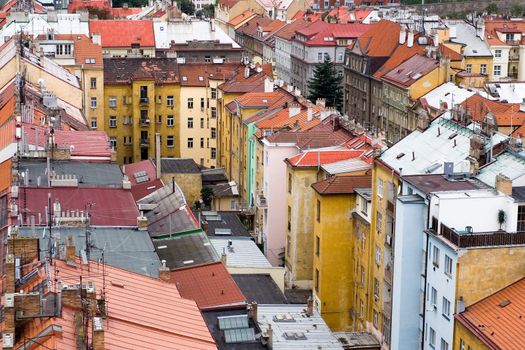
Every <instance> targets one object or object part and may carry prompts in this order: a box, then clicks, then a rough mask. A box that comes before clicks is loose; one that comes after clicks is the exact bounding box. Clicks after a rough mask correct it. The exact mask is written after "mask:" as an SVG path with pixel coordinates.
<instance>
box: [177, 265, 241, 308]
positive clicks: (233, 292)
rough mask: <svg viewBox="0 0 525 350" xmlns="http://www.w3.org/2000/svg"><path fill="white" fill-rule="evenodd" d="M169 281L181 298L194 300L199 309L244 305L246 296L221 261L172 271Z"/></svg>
mask: <svg viewBox="0 0 525 350" xmlns="http://www.w3.org/2000/svg"><path fill="white" fill-rule="evenodd" d="M171 282H173V283H175V285H176V286H177V289H178V290H179V293H180V295H181V296H182V297H183V298H186V299H192V300H195V302H196V303H197V306H198V307H199V309H200V310H201V311H204V310H217V309H231V308H238V307H242V306H245V305H246V298H245V297H244V295H243V293H242V292H241V290H240V289H239V287H238V286H237V284H236V283H235V281H234V280H233V279H232V276H230V274H229V273H228V270H226V267H224V265H223V264H222V263H221V262H215V263H211V264H206V265H199V266H192V267H185V268H180V269H178V270H176V271H172V272H171Z"/></svg>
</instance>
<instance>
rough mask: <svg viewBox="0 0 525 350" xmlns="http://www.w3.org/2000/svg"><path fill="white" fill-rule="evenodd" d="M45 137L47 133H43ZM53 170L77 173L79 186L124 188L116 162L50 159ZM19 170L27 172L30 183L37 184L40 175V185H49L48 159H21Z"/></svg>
mask: <svg viewBox="0 0 525 350" xmlns="http://www.w3.org/2000/svg"><path fill="white" fill-rule="evenodd" d="M41 137H42V138H45V137H46V136H45V135H41ZM50 163H51V164H50V167H51V171H54V172H55V174H57V175H76V177H77V179H78V185H79V186H97V187H116V188H122V178H123V174H122V171H121V170H120V168H119V166H118V165H117V164H115V163H101V162H91V163H88V162H78V161H69V160H52V161H50ZM19 171H20V172H21V173H25V172H27V174H28V175H29V185H30V186H37V182H38V177H40V186H47V164H46V160H45V159H44V160H25V159H24V160H21V161H20V163H19Z"/></svg>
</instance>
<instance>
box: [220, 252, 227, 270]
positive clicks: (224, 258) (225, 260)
mask: <svg viewBox="0 0 525 350" xmlns="http://www.w3.org/2000/svg"><path fill="white" fill-rule="evenodd" d="M221 262H222V264H223V265H224V266H226V265H227V264H228V255H226V250H225V248H223V249H222V254H221Z"/></svg>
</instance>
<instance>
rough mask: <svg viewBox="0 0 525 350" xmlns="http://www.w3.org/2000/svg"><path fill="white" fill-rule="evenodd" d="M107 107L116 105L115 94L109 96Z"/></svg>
mask: <svg viewBox="0 0 525 350" xmlns="http://www.w3.org/2000/svg"><path fill="white" fill-rule="evenodd" d="M108 103H109V108H116V107H117V97H116V96H109V101H108Z"/></svg>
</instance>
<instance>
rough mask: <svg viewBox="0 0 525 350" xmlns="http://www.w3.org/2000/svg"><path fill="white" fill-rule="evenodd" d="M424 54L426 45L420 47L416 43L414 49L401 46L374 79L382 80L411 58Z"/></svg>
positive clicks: (375, 74) (376, 73) (405, 45)
mask: <svg viewBox="0 0 525 350" xmlns="http://www.w3.org/2000/svg"><path fill="white" fill-rule="evenodd" d="M424 53H425V45H418V44H417V42H414V45H413V46H412V47H408V46H407V44H406V43H405V44H404V45H399V46H398V47H397V48H396V50H395V51H394V53H393V54H392V56H390V58H389V59H388V60H387V61H386V62H385V63H384V64H383V65H382V66H381V67H380V68H379V69H378V70H377V71H376V72H375V73H374V77H376V78H381V77H382V76H383V75H385V74H386V73H388V72H389V71H391V70H392V69H394V68H396V67H398V66H399V65H400V64H401V63H402V62H404V61H406V60H407V59H409V58H410V57H412V56H414V55H416V54H424Z"/></svg>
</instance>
